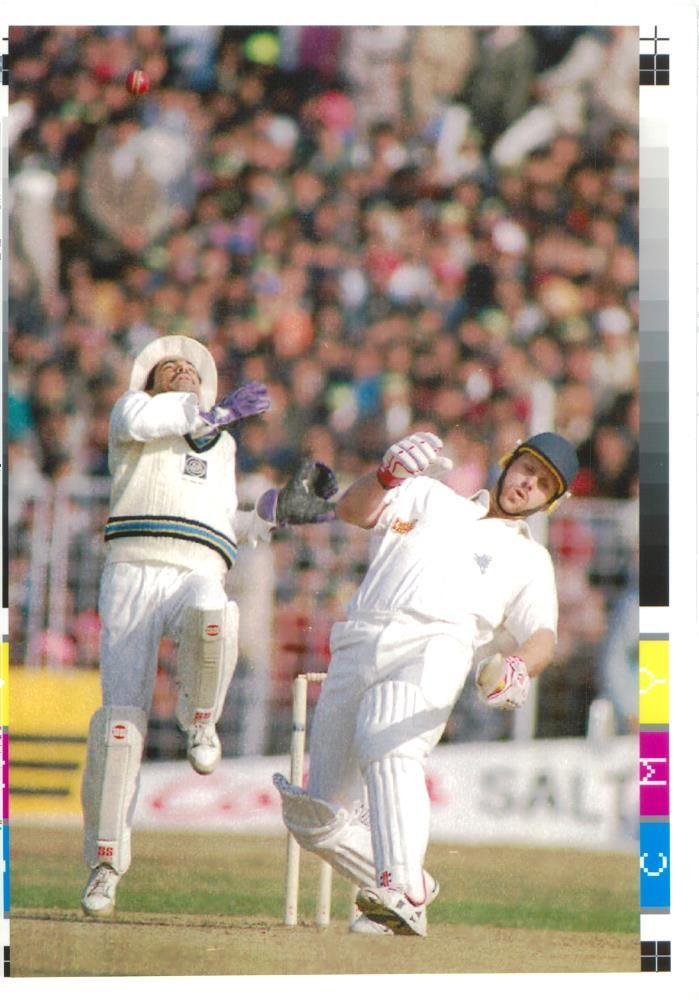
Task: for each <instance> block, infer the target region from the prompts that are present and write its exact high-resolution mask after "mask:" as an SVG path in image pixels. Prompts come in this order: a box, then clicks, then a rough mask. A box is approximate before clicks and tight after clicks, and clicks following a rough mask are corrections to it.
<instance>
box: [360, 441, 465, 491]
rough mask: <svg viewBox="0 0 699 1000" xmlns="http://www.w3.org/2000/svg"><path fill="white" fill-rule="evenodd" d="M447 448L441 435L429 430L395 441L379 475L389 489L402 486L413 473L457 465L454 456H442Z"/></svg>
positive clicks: (382, 461)
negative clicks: (442, 451)
mask: <svg viewBox="0 0 699 1000" xmlns="http://www.w3.org/2000/svg"><path fill="white" fill-rule="evenodd" d="M443 447H444V445H443V443H442V441H441V439H440V438H438V437H437V435H436V434H431V433H430V432H429V431H420V432H418V433H417V434H410V435H409V436H408V437H404V438H402V440H400V441H399V442H398V443H397V444H392V445H391V447H390V448H389V449H388V451H387V452H386V454H385V455H384V457H383V458H382V459H381V465H380V466H379V468H378V470H377V472H376V478H377V479H378V481H379V482H380V483H381V485H382V486H383V488H384V489H385V490H390V489H393V487H394V486H399V485H400V484H401V483H402V482H403V480H405V479H409V478H410V477H411V476H422V475H424V474H425V473H426V472H429V471H430V470H433V471H434V470H436V469H441V470H443V471H446V470H447V469H451V468H452V467H453V465H454V463H453V462H452V460H451V459H450V458H446V456H444V455H440V454H439V452H440V451H441V450H442V448H443Z"/></svg>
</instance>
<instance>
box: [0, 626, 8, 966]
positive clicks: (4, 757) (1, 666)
mask: <svg viewBox="0 0 699 1000" xmlns="http://www.w3.org/2000/svg"><path fill="white" fill-rule="evenodd" d="M2 618H3V621H2V630H3V639H2V646H1V647H0V782H1V786H0V790H1V791H2V814H1V815H2V819H1V820H0V834H2V837H1V838H0V843H1V846H0V867H1V871H2V879H1V881H0V904H1V913H2V933H0V946H2V955H3V961H2V970H1V971H0V978H2V977H3V976H7V975H9V973H10V775H9V766H8V759H9V705H8V702H9V698H8V689H9V675H10V668H9V660H10V644H9V641H8V637H7V611H6V610H4V609H3V612H2Z"/></svg>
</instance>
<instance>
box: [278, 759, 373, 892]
mask: <svg viewBox="0 0 699 1000" xmlns="http://www.w3.org/2000/svg"><path fill="white" fill-rule="evenodd" d="M273 781H274V785H275V787H276V789H277V791H278V792H279V794H280V795H281V797H282V816H283V819H284V824H285V826H286V828H287V829H288V830H289V832H290V833H292V834H293V836H294V837H295V839H296V840H297V841H298V843H299V845H300V846H301V847H303V848H304V849H305V850H307V851H311V852H312V853H313V854H317V855H318V857H319V858H322V859H323V861H327V862H328V864H329V865H331V866H332V868H334V869H335V871H337V872H339V874H340V875H343V876H344V877H345V878H348V879H349V880H350V881H351V882H355V883H356V884H357V885H373V884H374V878H375V874H374V858H373V853H372V848H371V832H370V830H369V827H368V825H367V823H366V821H365V820H364V819H363V817H362V813H363V810H362V809H361V806H360V804H359V803H358V804H357V809H356V810H354V811H353V812H348V811H347V810H346V809H338V808H336V807H335V806H333V805H331V804H330V803H329V802H323V801H322V800H321V799H314V798H311V796H310V795H309V794H308V793H307V792H306V791H304V789H303V788H299V787H298V786H297V785H292V784H290V783H289V782H288V781H287V780H286V778H285V777H284V776H283V775H281V774H275V775H274V778H273Z"/></svg>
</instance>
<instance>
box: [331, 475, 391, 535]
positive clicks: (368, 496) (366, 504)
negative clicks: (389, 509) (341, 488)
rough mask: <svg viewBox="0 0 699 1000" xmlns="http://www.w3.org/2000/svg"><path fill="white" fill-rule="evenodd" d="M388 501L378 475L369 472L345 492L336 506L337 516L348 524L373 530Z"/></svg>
mask: <svg viewBox="0 0 699 1000" xmlns="http://www.w3.org/2000/svg"><path fill="white" fill-rule="evenodd" d="M387 499H388V498H387V496H386V490H385V489H384V488H383V486H381V484H380V483H379V481H378V480H377V478H376V473H375V472H368V473H367V474H366V475H364V476H361V477H360V478H359V479H356V480H355V481H354V482H353V483H352V485H351V486H349V487H348V488H347V489H346V490H345V492H344V493H343V494H342V496H341V497H340V499H339V500H338V501H337V504H336V505H335V514H336V516H337V517H338V519H339V520H340V521H346V522H347V524H355V525H357V527H359V528H373V527H374V525H375V524H376V522H377V521H378V519H379V517H380V516H381V511H382V510H383V508H384V506H385V505H386V501H387Z"/></svg>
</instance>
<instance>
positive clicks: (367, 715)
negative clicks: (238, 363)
mask: <svg viewBox="0 0 699 1000" xmlns="http://www.w3.org/2000/svg"><path fill="white" fill-rule="evenodd" d="M475 634H476V622H475V620H473V622H469V623H467V624H466V625H462V626H454V625H447V624H445V623H444V622H429V621H425V620H418V619H416V618H414V617H412V616H407V615H392V616H390V617H389V616H383V615H375V616H371V618H369V617H367V618H363V619H362V620H352V621H349V622H341V623H338V624H337V625H335V626H334V627H333V630H332V633H331V641H330V648H331V653H332V658H331V660H330V666H329V668H328V677H327V680H326V681H325V683H324V684H323V687H322V689H321V694H320V697H319V699H318V703H317V705H316V709H315V713H314V715H313V720H312V725H311V737H310V765H309V776H308V793H309V795H310V796H312V797H313V798H317V799H321V800H324V801H326V802H330V803H333V804H334V805H337V806H341V807H343V808H345V809H348V810H350V809H352V807H353V805H355V804H356V800H357V797H358V794H361V792H360V790H361V785H362V779H363V782H364V785H365V786H366V790H367V795H368V804H369V815H370V823H371V844H372V850H373V855H374V858H373V860H374V866H375V871H376V881H377V884H378V885H390V886H393V887H395V888H400V889H402V890H403V891H405V892H407V893H408V895H409V896H410V897H411V898H413V899H415V900H420V899H421V898H423V896H424V883H423V864H424V858H425V852H426V849H427V842H428V837H429V823H430V803H429V796H428V793H427V785H426V781H425V771H424V766H425V760H426V758H427V757H428V755H429V753H430V752H431V751H432V750H433V748H434V747H435V746H436V744H437V743H438V742H439V739H440V737H441V736H442V733H443V732H444V727H445V726H446V723H447V720H448V718H449V715H450V713H451V710H452V708H453V706H454V703H455V702H456V700H457V698H458V697H459V694H460V692H461V690H462V688H463V686H464V683H465V681H466V678H467V676H468V673H469V670H470V668H471V663H472V658H473V640H474V636H475Z"/></svg>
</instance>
